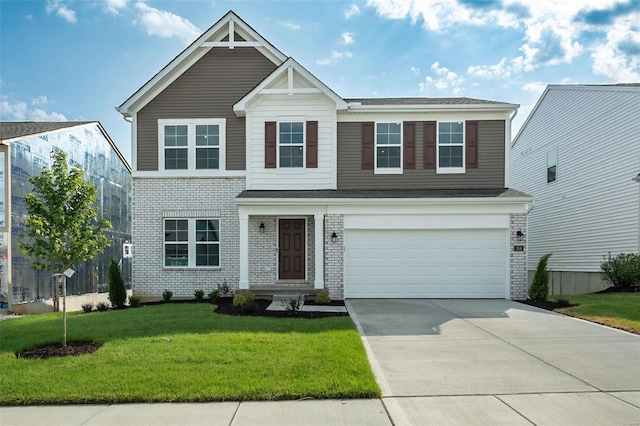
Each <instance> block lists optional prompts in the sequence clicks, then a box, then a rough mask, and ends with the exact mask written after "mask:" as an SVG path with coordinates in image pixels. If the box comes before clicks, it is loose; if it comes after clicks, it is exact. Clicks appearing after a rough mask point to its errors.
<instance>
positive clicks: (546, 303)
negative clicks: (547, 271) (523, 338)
mask: <svg viewBox="0 0 640 426" xmlns="http://www.w3.org/2000/svg"><path fill="white" fill-rule="evenodd" d="M516 302H518V303H523V304H525V305H529V306H535V307H536V308H541V309H546V310H547V311H555V310H556V309H561V308H570V307H571V306H578V305H576V304H575V303H570V302H569V301H568V300H566V299H558V300H541V301H538V302H536V301H535V300H531V299H527V300H516Z"/></svg>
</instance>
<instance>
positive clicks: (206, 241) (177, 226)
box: [164, 219, 220, 267]
mask: <svg viewBox="0 0 640 426" xmlns="http://www.w3.org/2000/svg"><path fill="white" fill-rule="evenodd" d="M164 266H169V267H219V266H220V220H219V219H165V221H164Z"/></svg>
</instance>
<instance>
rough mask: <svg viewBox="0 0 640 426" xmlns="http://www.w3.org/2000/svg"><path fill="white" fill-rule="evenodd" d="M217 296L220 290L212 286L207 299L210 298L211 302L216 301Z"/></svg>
mask: <svg viewBox="0 0 640 426" xmlns="http://www.w3.org/2000/svg"><path fill="white" fill-rule="evenodd" d="M219 297H220V290H218V289H217V288H214V289H213V290H211V293H209V299H210V300H211V303H216V300H218V298H219Z"/></svg>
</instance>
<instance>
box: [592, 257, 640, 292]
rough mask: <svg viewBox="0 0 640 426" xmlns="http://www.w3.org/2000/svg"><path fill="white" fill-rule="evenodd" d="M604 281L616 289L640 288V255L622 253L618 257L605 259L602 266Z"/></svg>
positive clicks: (601, 271) (601, 272) (601, 273)
mask: <svg viewBox="0 0 640 426" xmlns="http://www.w3.org/2000/svg"><path fill="white" fill-rule="evenodd" d="M600 275H601V276H602V279H603V280H604V281H606V282H608V283H610V284H611V285H613V286H614V287H617V288H621V289H628V290H631V289H632V288H633V287H640V254H638V253H629V254H625V253H621V254H619V255H617V256H616V257H611V253H609V258H608V259H607V258H604V260H603V261H602V263H601V264H600Z"/></svg>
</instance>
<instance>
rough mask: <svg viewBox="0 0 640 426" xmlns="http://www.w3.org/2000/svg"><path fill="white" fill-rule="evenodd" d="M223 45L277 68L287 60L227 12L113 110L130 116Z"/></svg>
mask: <svg viewBox="0 0 640 426" xmlns="http://www.w3.org/2000/svg"><path fill="white" fill-rule="evenodd" d="M236 35H239V36H240V38H241V40H238V41H236V40H235V37H236ZM223 46H225V47H229V48H230V49H233V48H245V47H251V48H256V49H257V50H258V51H260V53H262V54H263V55H264V56H265V57H267V58H268V59H269V60H271V61H272V62H273V63H274V64H276V65H278V66H279V65H280V64H282V62H284V61H285V60H286V59H287V57H286V56H285V55H284V54H283V53H282V52H280V51H279V50H278V49H276V48H275V47H274V46H273V45H272V44H271V43H269V42H268V41H267V40H266V39H265V38H264V37H262V36H261V35H260V34H258V32H257V31H255V30H254V29H253V28H251V26H250V25H249V24H247V23H246V22H245V21H243V20H242V19H241V18H240V17H238V15H236V14H235V13H234V12H233V11H231V10H230V11H229V12H227V13H226V15H224V16H223V17H222V18H220V19H219V20H218V21H217V22H216V23H215V24H213V25H212V26H211V27H209V29H208V30H206V31H205V32H204V33H202V35H201V36H200V37H198V38H197V39H196V40H195V41H194V42H193V43H191V44H190V45H189V46H188V47H187V48H186V49H184V50H183V51H182V52H181V53H180V54H178V56H176V57H175V58H173V60H172V61H171V62H169V63H168V64H167V65H166V66H165V67H164V68H162V69H161V70H160V71H159V72H158V73H157V74H156V75H154V76H153V77H152V78H151V79H150V80H149V81H147V82H146V83H145V84H144V85H143V86H142V87H140V88H139V89H138V90H137V91H136V92H135V93H134V94H133V95H131V96H130V97H129V98H128V99H127V100H126V101H124V102H123V103H122V105H120V106H119V107H116V110H117V111H118V112H119V113H121V114H122V115H123V116H125V117H130V116H131V115H132V114H134V113H135V112H137V111H139V110H140V109H142V108H143V107H144V106H145V105H146V104H147V103H148V102H149V101H151V100H152V99H153V98H154V97H155V96H156V95H157V94H158V93H160V92H161V91H162V90H164V89H165V88H166V87H167V86H169V85H170V84H171V83H173V82H174V81H175V80H176V79H177V78H178V77H180V76H181V75H182V74H183V73H184V72H185V71H186V70H187V69H189V67H191V66H192V65H193V64H194V63H196V62H197V61H198V60H199V59H200V58H202V57H203V56H204V55H205V54H206V53H207V52H208V51H209V50H210V49H212V48H214V47H223Z"/></svg>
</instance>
